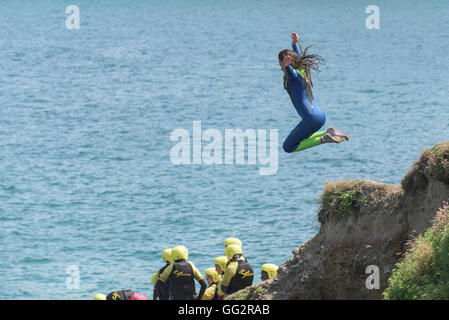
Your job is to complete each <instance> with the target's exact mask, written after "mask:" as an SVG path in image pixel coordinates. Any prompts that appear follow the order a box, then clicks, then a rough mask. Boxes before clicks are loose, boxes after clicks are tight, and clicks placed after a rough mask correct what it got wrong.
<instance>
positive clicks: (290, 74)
mask: <svg viewBox="0 0 449 320" xmlns="http://www.w3.org/2000/svg"><path fill="white" fill-rule="evenodd" d="M285 70H287V74H288V77H289V78H292V79H295V78H297V77H298V72H296V70H295V69H293V67H292V66H290V65H288V66H287V67H286V68H285Z"/></svg>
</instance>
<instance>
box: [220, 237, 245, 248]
mask: <svg viewBox="0 0 449 320" xmlns="http://www.w3.org/2000/svg"><path fill="white" fill-rule="evenodd" d="M231 244H236V245H238V246H239V247H240V248H241V247H242V241H240V239H237V238H226V240H225V241H224V245H225V247H227V246H229V245H231Z"/></svg>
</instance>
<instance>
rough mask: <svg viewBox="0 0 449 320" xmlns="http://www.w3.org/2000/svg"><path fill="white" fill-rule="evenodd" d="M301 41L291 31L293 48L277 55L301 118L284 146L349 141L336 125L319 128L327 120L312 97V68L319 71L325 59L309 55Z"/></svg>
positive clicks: (293, 147)
mask: <svg viewBox="0 0 449 320" xmlns="http://www.w3.org/2000/svg"><path fill="white" fill-rule="evenodd" d="M298 41H299V36H298V34H297V33H292V47H293V50H289V49H285V50H282V51H281V52H279V56H278V58H279V65H280V66H281V69H282V71H283V72H284V88H285V90H286V91H287V92H288V95H289V96H290V99H291V100H292V103H293V105H294V106H295V109H296V111H297V112H298V114H299V115H300V117H301V118H302V120H301V122H300V123H299V124H298V125H297V126H296V127H295V128H294V129H293V131H292V132H291V133H290V134H289V135H288V137H287V138H286V139H285V141H284V144H283V148H284V151H285V152H288V153H291V152H296V151H301V150H305V149H308V148H311V147H315V146H317V145H320V144H322V143H340V142H342V141H344V140H349V137H348V136H347V135H346V134H344V133H342V132H340V131H338V130H336V129H335V128H334V127H329V128H328V129H327V130H326V131H318V130H319V129H320V128H321V127H322V126H323V125H324V123H325V122H326V115H325V114H324V112H323V110H321V108H320V107H319V106H318V105H317V104H316V102H315V100H314V99H313V94H312V86H313V84H312V78H311V76H310V69H313V70H315V71H316V72H319V71H320V70H319V65H320V64H323V63H324V60H323V58H321V57H320V56H319V55H316V54H307V50H308V49H309V48H310V47H307V48H306V49H305V50H303V49H302V46H301V44H299V46H298Z"/></svg>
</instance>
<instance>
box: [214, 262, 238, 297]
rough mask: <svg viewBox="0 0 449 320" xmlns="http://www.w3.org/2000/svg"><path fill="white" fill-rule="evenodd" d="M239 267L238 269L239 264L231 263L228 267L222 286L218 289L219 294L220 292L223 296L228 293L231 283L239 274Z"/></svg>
mask: <svg viewBox="0 0 449 320" xmlns="http://www.w3.org/2000/svg"><path fill="white" fill-rule="evenodd" d="M237 267H238V263H237V262H231V263H230V264H229V265H228V266H227V267H226V271H225V273H224V275H223V279H222V280H221V283H220V286H219V288H218V292H220V295H223V294H225V293H226V292H227V291H228V287H229V284H230V283H231V280H232V278H234V276H235V274H236V272H237Z"/></svg>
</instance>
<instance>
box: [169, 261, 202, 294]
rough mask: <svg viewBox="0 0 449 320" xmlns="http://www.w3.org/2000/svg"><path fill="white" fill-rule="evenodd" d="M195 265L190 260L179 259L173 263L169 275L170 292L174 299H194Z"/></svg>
mask: <svg viewBox="0 0 449 320" xmlns="http://www.w3.org/2000/svg"><path fill="white" fill-rule="evenodd" d="M193 272H194V271H193V265H192V263H191V262H190V261H185V260H178V261H175V262H174V263H173V267H172V272H171V274H170V277H169V279H168V280H169V286H168V294H169V296H170V297H171V298H172V300H187V299H189V300H190V298H191V299H193V296H194V295H195V281H194V275H193Z"/></svg>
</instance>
